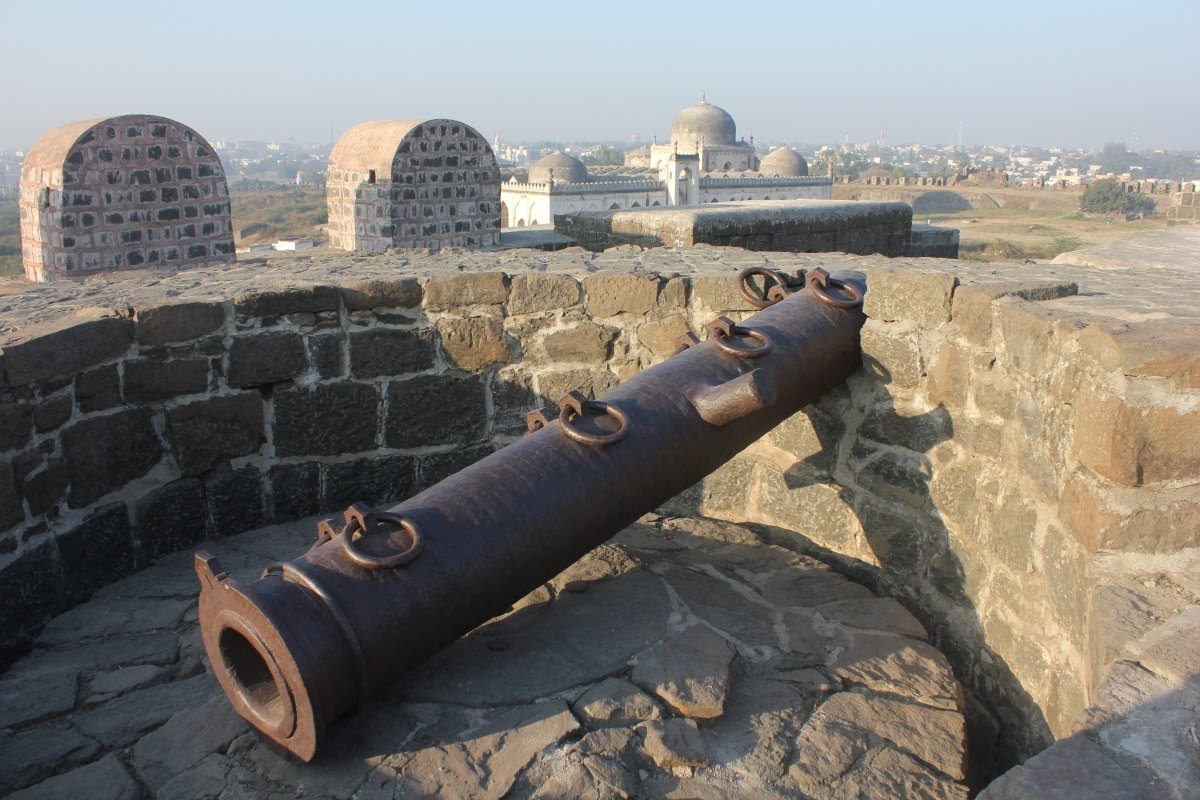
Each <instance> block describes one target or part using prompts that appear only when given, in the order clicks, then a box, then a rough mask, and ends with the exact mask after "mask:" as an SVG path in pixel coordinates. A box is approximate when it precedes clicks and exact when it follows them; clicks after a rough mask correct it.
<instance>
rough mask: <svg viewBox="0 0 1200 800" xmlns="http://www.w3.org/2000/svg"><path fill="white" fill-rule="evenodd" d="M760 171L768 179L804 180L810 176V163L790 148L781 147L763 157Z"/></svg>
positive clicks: (759, 167)
mask: <svg viewBox="0 0 1200 800" xmlns="http://www.w3.org/2000/svg"><path fill="white" fill-rule="evenodd" d="M758 171H759V172H761V173H762V174H763V175H766V176H767V177H768V178H773V177H775V176H779V177H780V178H803V177H805V176H806V175H808V162H807V161H805V160H804V156H802V155H800V154H799V153H797V152H796V151H795V150H792V149H791V148H790V147H779V148H776V149H775V150H772V151H771V152H770V153H767V155H766V156H764V157H763V160H762V163H760V164H759V165H758Z"/></svg>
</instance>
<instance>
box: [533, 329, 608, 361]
mask: <svg viewBox="0 0 1200 800" xmlns="http://www.w3.org/2000/svg"><path fill="white" fill-rule="evenodd" d="M616 335H617V329H616V328H610V327H608V326H607V325H597V324H596V323H594V322H583V323H580V324H578V325H576V326H575V327H573V328H567V329H564V330H560V331H555V332H554V333H551V334H549V335H548V336H546V338H545V339H543V340H542V347H543V348H544V349H545V351H546V355H547V356H549V357H550V359H551V360H552V361H566V362H571V361H582V362H584V363H587V364H596V363H599V362H603V361H607V360H608V357H609V355H611V353H612V342H613V339H615V338H616Z"/></svg>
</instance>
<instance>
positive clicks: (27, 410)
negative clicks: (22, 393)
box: [0, 403, 33, 450]
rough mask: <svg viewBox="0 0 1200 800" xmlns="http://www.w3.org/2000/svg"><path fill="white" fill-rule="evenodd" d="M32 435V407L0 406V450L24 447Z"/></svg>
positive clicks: (14, 404) (21, 404)
mask: <svg viewBox="0 0 1200 800" xmlns="http://www.w3.org/2000/svg"><path fill="white" fill-rule="evenodd" d="M32 435H33V406H30V405H28V404H26V403H5V404H4V405H0V450H15V449H16V448H18V447H24V446H25V445H27V444H29V439H30V437H31V436H32Z"/></svg>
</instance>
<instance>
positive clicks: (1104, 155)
mask: <svg viewBox="0 0 1200 800" xmlns="http://www.w3.org/2000/svg"><path fill="white" fill-rule="evenodd" d="M1134 158H1135V156H1134V155H1133V153H1131V152H1129V151H1128V150H1126V149H1125V143H1124V142H1109V143H1108V144H1106V145H1104V149H1102V150H1101V151H1100V156H1099V159H1100V171H1101V172H1111V173H1112V174H1114V175H1120V174H1121V173H1122V172H1127V171H1128V170H1129V168H1130V167H1131V166H1132V165H1133V161H1134Z"/></svg>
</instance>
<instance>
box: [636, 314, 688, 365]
mask: <svg viewBox="0 0 1200 800" xmlns="http://www.w3.org/2000/svg"><path fill="white" fill-rule="evenodd" d="M690 332H691V329H690V328H689V327H688V324H687V319H686V318H685V317H684V316H683V315H682V314H671V315H670V316H668V317H663V318H662V319H652V320H650V321H649V322H643V323H642V324H641V325H639V326H638V328H637V339H638V341H639V342H641V344H642V346H643V347H645V348H646V349H647V350H649V351H650V352H651V353H653V354H654V355H656V356H658V357H659V358H667V357H669V356H670V355H671V354H673V353H674V352H675V342H676V340H677V339H679V338H681V337H683V336H686V335H687V334H688V333H690Z"/></svg>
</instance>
